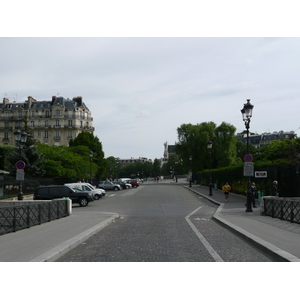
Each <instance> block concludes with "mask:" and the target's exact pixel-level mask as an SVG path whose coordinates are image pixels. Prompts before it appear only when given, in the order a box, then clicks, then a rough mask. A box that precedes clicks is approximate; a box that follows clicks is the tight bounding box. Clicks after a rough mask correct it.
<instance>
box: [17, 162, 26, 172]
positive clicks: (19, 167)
mask: <svg viewBox="0 0 300 300" xmlns="http://www.w3.org/2000/svg"><path fill="white" fill-rule="evenodd" d="M16 168H17V169H19V170H22V169H24V168H25V163H24V161H22V160H19V161H17V162H16Z"/></svg>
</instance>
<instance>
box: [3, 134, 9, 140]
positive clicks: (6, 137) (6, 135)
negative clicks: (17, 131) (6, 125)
mask: <svg viewBox="0 0 300 300" xmlns="http://www.w3.org/2000/svg"><path fill="white" fill-rule="evenodd" d="M4 139H5V140H8V132H4Z"/></svg>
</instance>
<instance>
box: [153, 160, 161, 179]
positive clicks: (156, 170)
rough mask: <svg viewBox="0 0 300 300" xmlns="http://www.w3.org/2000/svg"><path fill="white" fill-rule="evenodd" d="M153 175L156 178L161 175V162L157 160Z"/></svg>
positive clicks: (154, 164) (154, 163)
mask: <svg viewBox="0 0 300 300" xmlns="http://www.w3.org/2000/svg"><path fill="white" fill-rule="evenodd" d="M152 172H153V175H154V176H160V175H161V174H160V173H161V169H160V161H159V160H158V159H157V158H155V159H154V162H153V171H152Z"/></svg>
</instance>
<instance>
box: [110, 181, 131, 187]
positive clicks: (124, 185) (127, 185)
mask: <svg viewBox="0 0 300 300" xmlns="http://www.w3.org/2000/svg"><path fill="white" fill-rule="evenodd" d="M112 183H114V184H119V185H120V186H121V188H122V189H130V188H132V185H131V184H130V183H126V182H124V181H112Z"/></svg>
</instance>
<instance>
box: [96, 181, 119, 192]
mask: <svg viewBox="0 0 300 300" xmlns="http://www.w3.org/2000/svg"><path fill="white" fill-rule="evenodd" d="M99 188H100V189H104V190H114V191H118V190H121V186H120V185H119V184H115V183H112V182H111V181H100V183H99Z"/></svg>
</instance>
